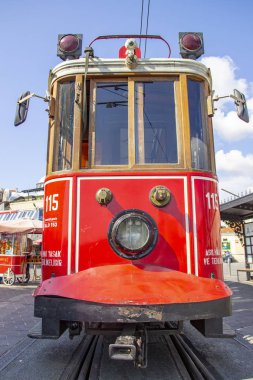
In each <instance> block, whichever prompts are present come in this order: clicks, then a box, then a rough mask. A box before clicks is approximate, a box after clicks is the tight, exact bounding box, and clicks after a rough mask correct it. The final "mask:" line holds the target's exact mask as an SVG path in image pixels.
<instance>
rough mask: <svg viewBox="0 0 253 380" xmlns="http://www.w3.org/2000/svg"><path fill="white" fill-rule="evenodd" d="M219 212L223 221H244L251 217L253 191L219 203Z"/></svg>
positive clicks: (252, 215) (252, 212) (252, 213)
mask: <svg viewBox="0 0 253 380" xmlns="http://www.w3.org/2000/svg"><path fill="white" fill-rule="evenodd" d="M220 212H221V219H222V220H224V221H244V220H247V219H249V218H253V193H251V194H248V195H245V196H243V197H238V198H236V199H233V200H231V201H230V202H226V203H223V204H221V205H220Z"/></svg>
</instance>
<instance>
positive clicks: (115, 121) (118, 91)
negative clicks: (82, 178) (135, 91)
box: [95, 82, 128, 165]
mask: <svg viewBox="0 0 253 380" xmlns="http://www.w3.org/2000/svg"><path fill="white" fill-rule="evenodd" d="M95 125H96V134H95V136H96V137H95V165H127V164H128V86H127V83H126V82H125V83H119V82H115V83H113V82H111V83H108V82H107V83H97V89H96V114H95Z"/></svg>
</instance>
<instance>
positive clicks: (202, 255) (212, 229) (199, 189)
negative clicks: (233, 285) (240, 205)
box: [192, 177, 223, 279]
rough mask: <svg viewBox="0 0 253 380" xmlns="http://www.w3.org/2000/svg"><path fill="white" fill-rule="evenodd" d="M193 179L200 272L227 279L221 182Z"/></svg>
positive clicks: (195, 247)
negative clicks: (219, 190) (224, 274)
mask: <svg viewBox="0 0 253 380" xmlns="http://www.w3.org/2000/svg"><path fill="white" fill-rule="evenodd" d="M192 181H193V189H192V191H193V223H194V226H195V229H194V235H195V236H194V251H195V270H196V274H197V275H199V276H203V277H209V278H210V277H211V276H213V275H214V276H215V278H219V279H223V270H222V256H221V240H220V212H219V198H218V188H217V187H218V186H217V181H216V180H214V179H212V178H204V177H193V179H192Z"/></svg>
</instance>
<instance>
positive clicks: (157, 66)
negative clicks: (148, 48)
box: [52, 58, 211, 84]
mask: <svg viewBox="0 0 253 380" xmlns="http://www.w3.org/2000/svg"><path fill="white" fill-rule="evenodd" d="M84 73H85V58H80V59H73V60H68V61H64V62H62V63H60V64H59V65H57V66H55V68H54V69H53V70H52V75H53V81H54V80H56V79H59V78H61V77H65V76H68V75H77V74H84ZM147 73H149V74H159V73H163V74H175V75H176V74H179V73H185V74H192V75H197V76H200V77H202V78H205V79H206V80H207V81H208V82H209V84H211V77H210V69H209V68H207V67H206V66H205V65H204V64H203V63H201V62H197V61H195V60H191V59H182V58H181V59H172V58H149V59H138V64H137V67H136V68H135V69H129V68H128V67H127V66H126V64H125V60H124V59H122V58H121V59H120V58H117V59H112V58H90V61H89V67H88V74H90V75H99V74H100V75H101V74H103V75H108V76H109V75H110V74H111V75H115V74H118V75H120V74H130V75H133V74H141V75H143V74H147Z"/></svg>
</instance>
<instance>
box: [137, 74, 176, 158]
mask: <svg viewBox="0 0 253 380" xmlns="http://www.w3.org/2000/svg"><path fill="white" fill-rule="evenodd" d="M135 154H136V163H137V164H147V163H176V162H178V151H177V133H176V116H175V99H174V82H173V81H163V82H162V81H161V82H160V81H159V82H136V83H135Z"/></svg>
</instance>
